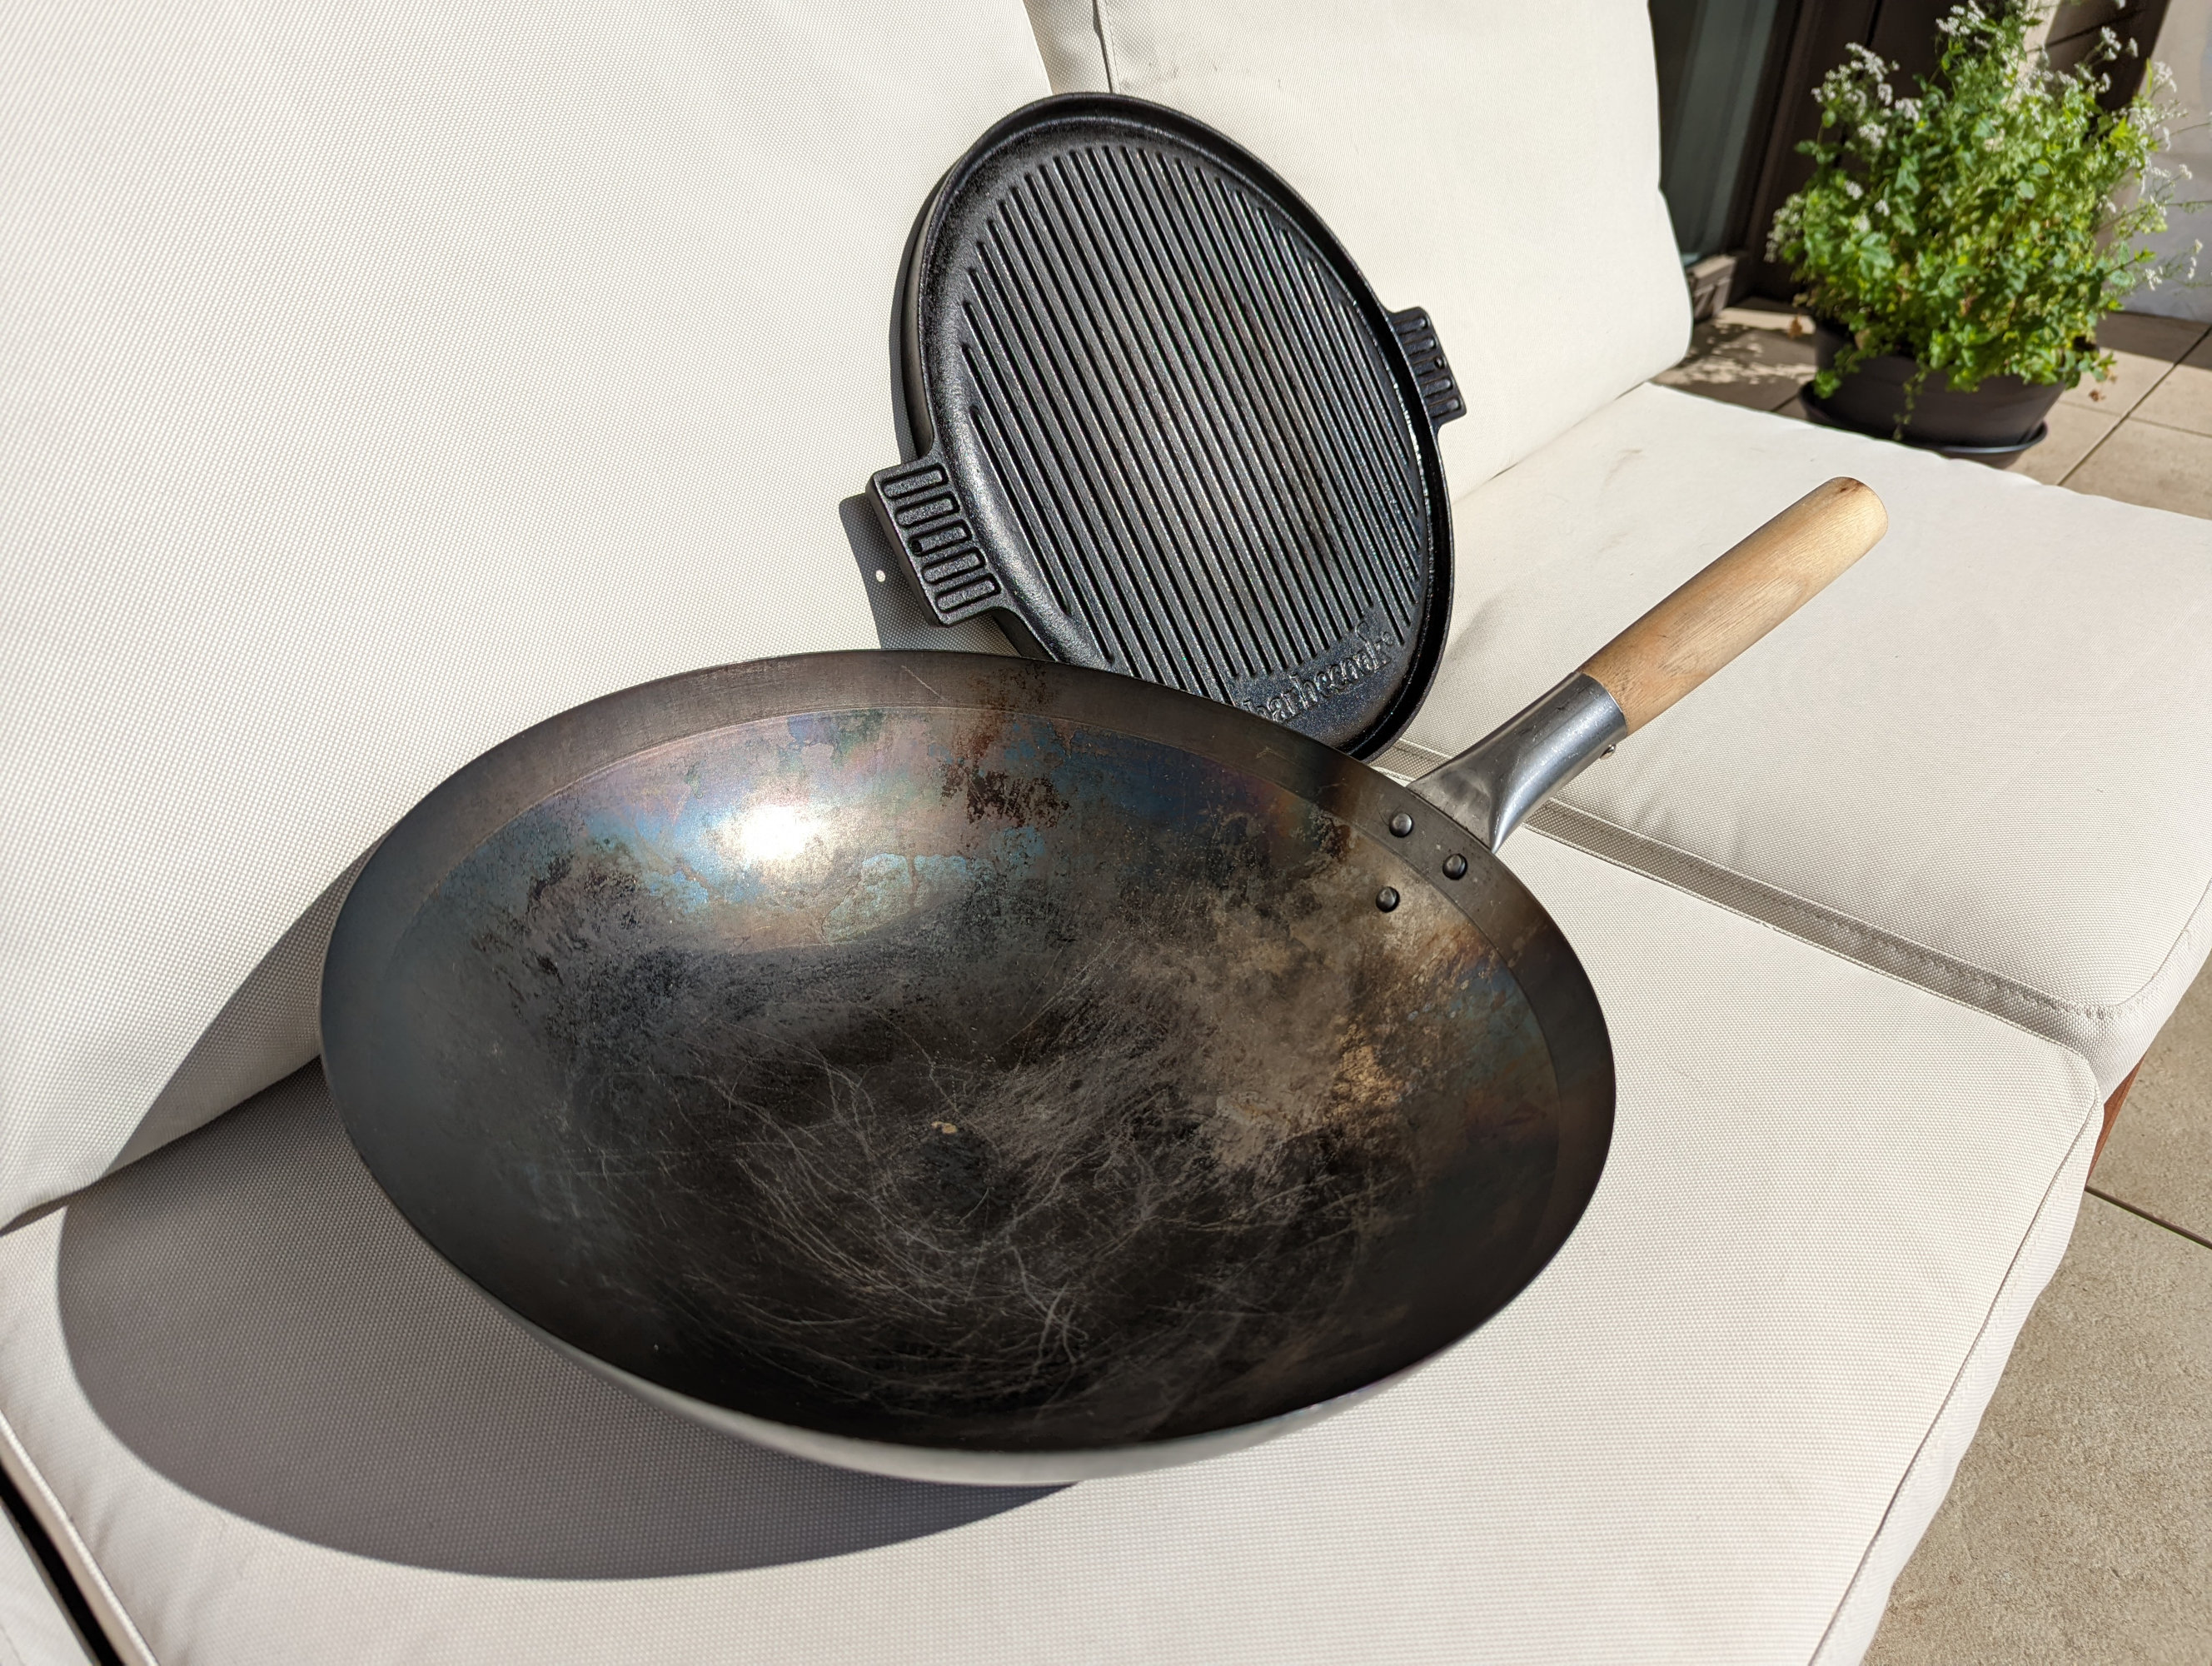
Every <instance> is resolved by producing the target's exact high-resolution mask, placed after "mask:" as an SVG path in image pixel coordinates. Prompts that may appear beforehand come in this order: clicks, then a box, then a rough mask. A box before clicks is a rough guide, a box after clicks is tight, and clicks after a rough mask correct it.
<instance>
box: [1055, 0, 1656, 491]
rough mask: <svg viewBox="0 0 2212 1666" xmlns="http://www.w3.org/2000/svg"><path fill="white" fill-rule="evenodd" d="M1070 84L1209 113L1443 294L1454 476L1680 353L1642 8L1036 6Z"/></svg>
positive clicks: (1556, 4)
mask: <svg viewBox="0 0 2212 1666" xmlns="http://www.w3.org/2000/svg"><path fill="white" fill-rule="evenodd" d="M1030 15H1031V16H1032V17H1033V18H1034V19H1035V20H1036V33H1037V40H1038V44H1039V46H1040V48H1041V49H1042V52H1043V55H1044V61H1045V64H1046V66H1047V67H1048V69H1049V70H1051V71H1052V76H1053V88H1054V91H1056V92H1068V91H1073V90H1079V89H1082V90H1091V91H1097V90H1109V91H1112V92H1116V93H1127V94H1132V95H1133V96H1135V97H1138V98H1146V99H1152V100H1158V102H1160V103H1162V104H1169V105H1173V106H1176V108H1177V109H1180V110H1184V111H1188V112H1189V113H1190V114H1192V115H1194V116H1196V117H1197V118H1199V119H1200V120H1201V121H1205V122H1208V123H1211V124H1212V125H1213V126H1215V127H1218V128H1219V129H1220V130H1221V131H1223V132H1225V133H1226V134H1228V135H1229V136H1230V137H1231V138H1233V139H1236V140H1237V141H1239V142H1240V143H1243V144H1245V145H1248V146H1249V147H1250V148H1251V149H1252V150H1253V151H1254V152H1255V154H1256V155H1259V156H1260V157H1261V159H1263V160H1264V161H1267V163H1268V164H1269V165H1270V166H1271V167H1274V168H1275V169H1276V170H1277V171H1278V172H1279V173H1281V174H1282V175H1283V177H1284V178H1285V179H1288V180H1289V181H1290V182H1291V185H1292V186H1293V187H1295V188H1296V189H1297V191H1298V192H1299V193H1300V194H1301V195H1303V196H1304V198H1306V200H1307V201H1308V202H1310V203H1311V204H1313V206H1314V207H1315V209H1316V210H1318V211H1319V212H1320V214H1321V216H1322V218H1323V219H1324V220H1326V221H1328V223H1329V226H1330V228H1332V229H1333V230H1334V232H1335V233H1336V234H1337V235H1338V237H1339V238H1340V239H1341V240H1343V242H1344V246H1345V247H1346V249H1348V250H1349V251H1350V252H1351V253H1352V258H1353V259H1354V260H1356V261H1358V263H1359V264H1360V267H1361V268H1362V270H1363V271H1365V272H1366V274H1367V277H1368V281H1369V282H1370V283H1372V284H1373V285H1374V286H1375V289H1376V293H1377V294H1378V295H1380V296H1381V297H1382V299H1383V304H1384V305H1385V306H1389V307H1413V306H1420V307H1426V308H1427V309H1428V311H1429V315H1430V317H1431V318H1432V319H1434V320H1435V321H1436V325H1437V331H1438V332H1439V334H1440V336H1441V338H1442V340H1443V345H1444V350H1445V352H1446V353H1447V354H1449V356H1450V358H1451V363H1452V368H1453V370H1454V372H1455V373H1456V374H1457V376H1458V378H1459V382H1460V386H1461V388H1462V391H1463V392H1465V394H1466V396H1467V402H1468V414H1467V415H1466V416H1464V417H1461V418H1460V419H1459V420H1457V421H1456V422H1454V423H1450V424H1449V425H1448V426H1446V427H1445V428H1444V429H1443V432H1442V435H1441V438H1442V441H1443V454H1444V468H1445V472H1446V474H1447V476H1448V477H1449V479H1450V481H1451V484H1452V488H1453V489H1454V490H1455V491H1464V490H1467V489H1469V488H1471V487H1473V486H1475V485H1477V484H1479V483H1480V482H1482V481H1484V480H1486V479H1488V478H1489V477H1491V476H1492V475H1493V474H1495V473H1497V472H1498V470H1500V469H1502V468H1504V467H1505V466H1506V465H1508V464H1509V463H1511V462H1513V461H1514V460H1516V459H1518V458H1522V457H1525V456H1527V455H1528V454H1529V453H1531V452H1533V451H1534V450H1536V449H1537V448H1538V447H1541V446H1542V445H1543V444H1544V443H1545V442H1546V441H1548V440H1550V439H1551V438H1552V437H1553V435H1558V434H1560V433H1563V432H1565V430H1566V429H1568V428H1570V427H1571V426H1572V425H1573V424H1574V423H1577V422H1580V421H1581V420H1582V419H1583V417H1585V416H1587V415H1588V414H1589V412H1590V411H1591V410H1595V408H1596V407H1597V406H1598V405H1599V404H1601V403H1602V402H1603V401H1605V400H1607V399H1609V398H1613V396H1614V395H1615V394H1618V393H1620V392H1623V391H1625V390H1626V389H1627V388H1629V387H1631V386H1634V385H1635V384H1636V383H1638V382H1640V381H1642V380H1644V378H1645V377H1647V376H1650V375H1653V374H1656V373H1657V372H1659V371H1661V370H1663V369H1665V368H1667V367H1668V365H1670V364H1672V363H1674V361H1675V360H1676V359H1678V358H1680V356H1681V355H1682V350H1683V348H1684V347H1685V345H1686V344H1687V342H1688V340H1689V333H1690V306H1689V299H1688V294H1687V291H1686V289H1685V287H1684V285H1683V283H1682V267H1681V261H1680V257H1679V256H1678V255H1677V254H1676V252H1675V248H1674V230H1673V228H1672V226H1671V224H1670V222H1668V217H1667V209H1666V204H1664V202H1663V201H1662V199H1661V198H1660V195H1659V99H1658V90H1657V81H1656V76H1655V75H1654V73H1653V70H1652V57H1651V20H1650V12H1649V10H1648V9H1647V8H1646V6H1645V5H1644V3H1643V0H1547V3H1545V4H1543V5H1536V6H1527V5H1520V6H1505V5H1500V4H1496V3H1491V4H1470V3H1468V0H1386V3H1382V4H1367V5H1356V6H1351V5H1345V4H1343V3H1341V0H1207V3H1206V4H1204V5H1192V4H1189V3H1188V0H1030Z"/></svg>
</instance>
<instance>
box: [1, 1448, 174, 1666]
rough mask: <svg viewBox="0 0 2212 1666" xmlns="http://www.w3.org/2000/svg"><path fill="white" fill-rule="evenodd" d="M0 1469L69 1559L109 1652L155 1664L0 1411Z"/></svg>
mask: <svg viewBox="0 0 2212 1666" xmlns="http://www.w3.org/2000/svg"><path fill="white" fill-rule="evenodd" d="M0 1468H5V1469H6V1470H7V1472H8V1476H9V1480H11V1481H14V1482H15V1485H16V1487H18V1488H20V1489H21V1492H22V1494H23V1498H24V1499H25V1501H26V1502H27V1503H28V1504H29V1505H30V1506H31V1510H32V1511H33V1514H35V1515H36V1516H37V1517H38V1518H39V1520H40V1523H41V1524H42V1525H43V1526H44V1527H45V1528H46V1532H47V1535H48V1536H50V1537H51V1538H52V1540H53V1541H54V1546H55V1547H56V1548H57V1549H58V1550H59V1551H60V1552H61V1554H62V1560H64V1562H66V1563H68V1564H69V1571H70V1575H71V1576H72V1577H73V1578H75V1579H76V1585H77V1590H79V1591H80V1592H82V1595H83V1596H84V1600H85V1603H86V1606H88V1608H91V1610H92V1612H93V1617H94V1619H96V1620H99V1621H100V1629H101V1630H102V1631H104V1632H106V1633H107V1641H108V1644H109V1645H110V1646H111V1647H112V1648H113V1649H114V1650H115V1651H116V1652H117V1653H118V1654H119V1655H121V1656H122V1657H124V1658H125V1659H126V1660H128V1661H129V1662H131V1666H159V1663H158V1662H157V1661H156V1660H155V1657H154V1651H152V1650H151V1649H149V1647H147V1645H146V1639H144V1638H143V1637H142V1636H141V1635H139V1632H138V1627H137V1626H135V1625H133V1624H131V1616H130V1615H129V1614H126V1613H125V1611H124V1608H123V1602H122V1599H121V1598H120V1597H118V1596H116V1594H115V1588H114V1587H113V1586H112V1585H111V1584H108V1583H107V1576H106V1574H105V1573H103V1572H100V1564H99V1563H98V1562H97V1561H95V1560H94V1559H93V1554H92V1551H91V1548H90V1547H88V1546H87V1545H86V1543H85V1541H84V1540H83V1538H82V1536H81V1535H79V1534H78V1532H77V1530H76V1523H75V1522H73V1521H71V1520H70V1515H69V1511H67V1510H65V1509H64V1508H63V1507H62V1501H61V1500H60V1499H58V1498H57V1497H55V1496H54V1491H53V1489H52V1487H48V1486H47V1485H46V1477H45V1476H44V1475H42V1474H40V1473H39V1468H38V1466H37V1465H36V1464H35V1463H33V1462H31V1455H30V1453H28V1452H27V1451H26V1450H24V1448H23V1443H22V1442H21V1440H20V1439H18V1438H16V1434H15V1426H14V1425H13V1424H11V1423H10V1422H9V1420H8V1417H7V1414H6V1413H5V1412H4V1411H0Z"/></svg>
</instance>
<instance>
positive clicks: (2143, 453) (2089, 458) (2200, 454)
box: [1658, 301, 2212, 520]
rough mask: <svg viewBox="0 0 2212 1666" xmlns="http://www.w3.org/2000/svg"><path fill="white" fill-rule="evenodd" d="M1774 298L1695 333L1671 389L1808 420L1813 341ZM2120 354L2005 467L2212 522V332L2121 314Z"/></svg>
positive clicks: (2107, 341)
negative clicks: (1806, 390)
mask: <svg viewBox="0 0 2212 1666" xmlns="http://www.w3.org/2000/svg"><path fill="white" fill-rule="evenodd" d="M1790 319H1791V313H1790V310H1789V309H1788V308H1787V307H1780V306H1778V305H1776V304H1775V303H1773V302H1771V301H1748V302H1747V303H1745V304H1744V305H1743V306H1741V307H1729V309H1728V310H1727V311H1726V312H1724V313H1722V314H1721V315H1720V316H1719V317H1718V318H1717V319H1712V320H1711V322H1709V323H1705V324H1701V325H1699V326H1698V329H1697V333H1696V335H1695V336H1694V337H1692V342H1691V347H1690V354H1689V356H1688V357H1687V358H1686V359H1684V360H1683V361H1682V362H1681V363H1680V364H1678V365H1676V366H1675V367H1674V368H1673V369H1672V370H1668V371H1664V372H1662V374H1660V376H1659V378H1658V380H1660V381H1662V382H1663V383H1665V384H1666V385H1667V386H1669V387H1679V388H1681V389H1682V390H1684V391H1685V392H1691V393H1701V394H1703V395H1705V397H1706V398H1714V399H1725V400H1727V401H1728V402H1729V404H1741V405H1751V406H1753V407H1755V408H1757V409H1759V410H1771V411H1774V412H1777V413H1778V414H1779V415H1781V416H1784V417H1797V418H1801V419H1802V417H1804V416H1805V408H1804V405H1803V404H1802V402H1801V401H1800V400H1799V398H1798V397H1797V395H1798V392H1799V390H1800V389H1801V388H1802V387H1803V386H1804V385H1805V384H1806V383H1807V382H1808V381H1809V380H1812V376H1813V372H1814V354H1813V341H1812V337H1810V336H1809V335H1804V336H1793V335H1791V334H1790ZM2098 340H2099V342H2100V344H2102V345H2104V346H2106V347H2107V348H2110V349H2111V350H2112V352H2113V353H2114V354H2115V355H2116V356H2118V360H2119V366H2118V370H2117V372H2116V373H2115V374H2113V375H2112V377H2110V378H2109V379H2108V380H2105V381H2103V382H2084V383H2083V384H2082V385H2081V386H2079V387H2076V388H2072V389H2069V391H2068V392H2065V393H2063V394H2062V395H2060V397H2059V400H2058V404H2057V406H2056V407H2055V408H2054V409H2053V410H2052V411H2051V419H2050V420H2051V437H2050V438H2049V439H2047V440H2045V441H2044V442H2043V443H2042V444H2041V445H2039V446H2038V447H2035V449H2034V450H2033V451H2031V452H2027V453H2024V454H2022V455H2021V456H2020V457H2018V458H2015V459H2013V461H2012V462H2011V464H2010V466H2011V467H2012V468H2013V469H2014V470H2015V471H2017V472H2019V473H2021V474H2025V475H2029V476H2031V477H2033V478H2035V479H2038V480H2041V481H2045V482H2046V483H2050V484H2051V485H2063V486H2067V487H2070V488H2071V489H2074V490H2075V491H2077V492H2092V493H2094V494H2095V495H2096V496H2100V497H2118V498H2124V499H2125V500H2127V502H2130V503H2148V504H2149V505H2150V506H2151V507H2152V508H2160V509H2172V510H2176V511H2178V512H2179V513H2180V514H2190V515H2201V516H2203V517H2205V518H2206V519H2208V520H2212V326H2208V325H2202V324H2191V323H2189V322H2186V321H2185V320H2183V319H2169V318H2154V317H2151V316H2150V315H2149V314H2148V313H2116V314H2114V315H2113V316H2112V317H2111V318H2109V319H2106V321H2105V323H2104V324H2103V325H2101V326H2100V329H2099V331H2098Z"/></svg>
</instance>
